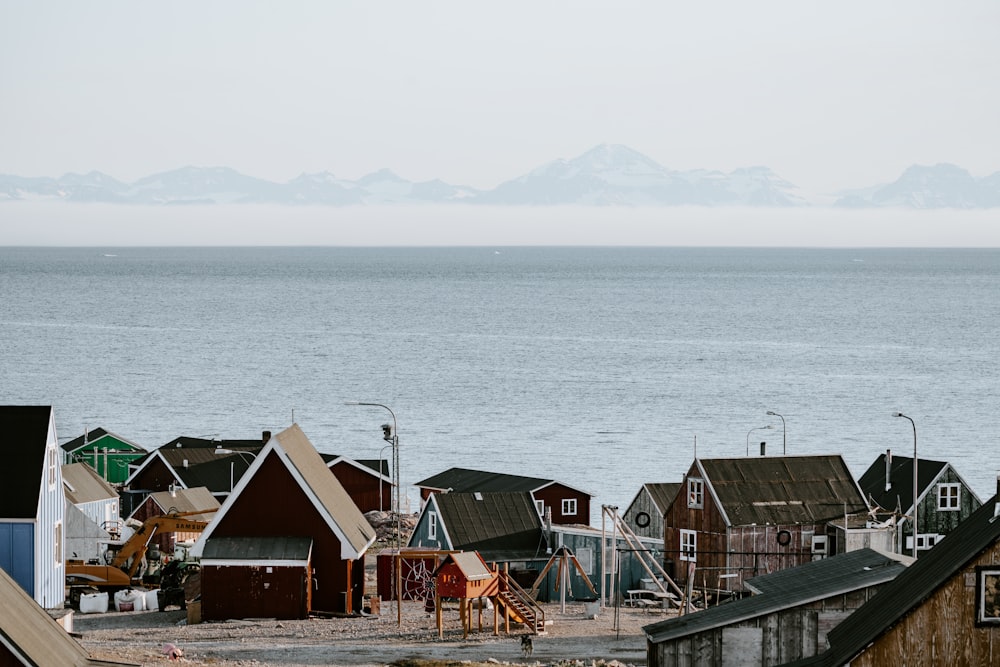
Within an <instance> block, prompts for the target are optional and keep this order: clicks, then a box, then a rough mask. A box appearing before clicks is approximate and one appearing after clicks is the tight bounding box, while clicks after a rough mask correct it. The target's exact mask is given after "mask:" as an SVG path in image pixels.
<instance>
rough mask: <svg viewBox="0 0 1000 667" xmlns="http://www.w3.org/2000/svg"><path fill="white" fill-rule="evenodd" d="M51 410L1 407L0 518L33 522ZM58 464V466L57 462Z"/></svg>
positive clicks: (10, 406)
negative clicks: (0, 487) (1, 475)
mask: <svg viewBox="0 0 1000 667" xmlns="http://www.w3.org/2000/svg"><path fill="white" fill-rule="evenodd" d="M51 417H52V408H51V407H50V406H47V405H45V406H34V405H3V406H0V423H2V424H3V427H4V439H3V443H2V444H0V448H2V450H3V455H2V456H3V465H4V470H5V471H6V474H5V475H4V482H3V484H4V492H3V494H2V495H0V517H2V518H5V519H34V518H35V515H36V514H37V513H38V499H39V497H40V495H41V485H42V479H43V478H44V476H45V451H46V447H47V446H48V439H49V423H50V421H51ZM60 463H61V462H60Z"/></svg>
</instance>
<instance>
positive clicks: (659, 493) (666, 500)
mask: <svg viewBox="0 0 1000 667" xmlns="http://www.w3.org/2000/svg"><path fill="white" fill-rule="evenodd" d="M643 487H644V488H645V489H646V492H647V493H649V497H650V498H652V499H653V503H654V504H655V505H656V509H658V510H660V512H661V513H662V514H666V513H667V508H669V507H670V504H671V503H673V502H674V498H675V497H676V496H677V492H678V491H680V490H681V483H680V482H656V483H654V482H650V483H648V484H643Z"/></svg>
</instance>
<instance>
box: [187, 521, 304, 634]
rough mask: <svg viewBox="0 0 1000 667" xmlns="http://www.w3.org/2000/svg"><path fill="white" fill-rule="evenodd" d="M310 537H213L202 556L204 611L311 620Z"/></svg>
mask: <svg viewBox="0 0 1000 667" xmlns="http://www.w3.org/2000/svg"><path fill="white" fill-rule="evenodd" d="M311 559H312V540H311V539H310V538H308V537H213V538H211V539H209V540H207V541H206V542H205V550H204V552H203V553H202V557H201V595H202V605H201V615H202V618H203V619H204V620H206V621H213V620H217V621H221V620H225V619H230V618H260V617H267V618H306V617H307V616H308V615H309V610H310V608H311V590H312V587H311V586H310V579H311V575H310V572H311V567H312V563H311Z"/></svg>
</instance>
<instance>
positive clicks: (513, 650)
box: [74, 602, 667, 667]
mask: <svg viewBox="0 0 1000 667" xmlns="http://www.w3.org/2000/svg"><path fill="white" fill-rule="evenodd" d="M545 609H546V618H547V619H548V620H549V621H550V624H549V626H548V632H547V633H546V634H545V635H541V636H537V637H535V638H534V642H533V643H534V652H533V654H532V655H531V656H530V657H528V658H525V657H524V656H522V653H521V646H520V635H522V634H524V630H523V629H521V628H517V629H512V632H511V635H510V636H508V635H505V634H504V633H503V628H502V626H501V634H500V636H498V637H494V636H493V634H492V628H493V625H492V624H493V612H492V611H486V612H484V618H483V625H484V629H483V632H482V633H478V632H474V633H473V634H471V635H470V636H469V638H468V639H465V640H463V639H462V632H461V629H460V628H461V626H460V623H459V619H458V612H457V611H448V612H446V614H445V631H444V638H443V639H439V638H438V633H437V628H436V627H435V625H434V617H433V615H432V614H428V613H426V612H425V611H424V610H423V605H422V603H418V602H404V603H403V621H402V624H401V625H400V624H398V623H397V615H396V607H395V605H394V604H393V603H383V606H382V614H381V615H380V616H378V617H363V618H332V619H317V618H313V619H308V620H296V621H277V620H274V619H257V620H248V621H226V622H220V623H201V624H197V625H187V622H186V613H185V612H183V611H165V612H159V611H151V612H133V613H108V614H77V615H76V617H75V618H74V631H75V633H77V634H78V635H80V641H81V643H82V644H83V646H84V647H85V648H86V649H87V650H88V651H90V653H91V656H92V657H94V658H101V659H107V660H119V661H125V662H132V663H136V664H141V665H157V664H171V663H169V661H168V660H167V658H166V656H165V655H163V647H164V645H165V644H168V643H170V644H174V645H176V646H178V647H180V648H181V649H182V650H183V651H184V662H185V663H186V664H196V665H213V666H215V667H235V666H237V665H241V666H245V665H255V666H260V667H267V666H271V665H273V666H276V667H277V666H281V667H299V666H305V665H343V666H358V667H366V666H375V665H389V664H391V663H396V662H401V661H409V660H414V661H421V660H424V661H438V662H443V663H448V662H459V661H467V662H472V663H476V662H487V661H490V662H494V663H495V662H501V663H524V664H536V663H540V664H558V663H566V662H570V661H574V660H581V661H585V663H586V664H587V665H589V664H591V662H592V661H605V662H610V661H612V660H615V661H618V662H620V663H625V664H632V665H644V664H645V662H646V642H645V636H644V635H643V633H642V627H643V626H644V625H648V624H650V623H655V622H657V621H660V620H663V619H664V618H667V616H665V615H664V613H663V612H660V613H649V612H646V611H642V610H632V609H622V610H620V611H619V614H618V617H617V619H616V614H615V610H614V609H607V610H603V611H602V613H600V614H599V615H598V617H597V618H587V617H586V616H585V615H584V606H583V605H581V604H577V605H573V604H570V605H567V607H566V612H565V613H562V612H561V608H560V606H559V605H558V604H553V605H545ZM172 664H177V663H172Z"/></svg>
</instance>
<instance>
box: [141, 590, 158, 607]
mask: <svg viewBox="0 0 1000 667" xmlns="http://www.w3.org/2000/svg"><path fill="white" fill-rule="evenodd" d="M157 593H159V591H146V600H145V604H146V611H156V610H157V609H159V608H160V600H159V598H158V597H157Z"/></svg>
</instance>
